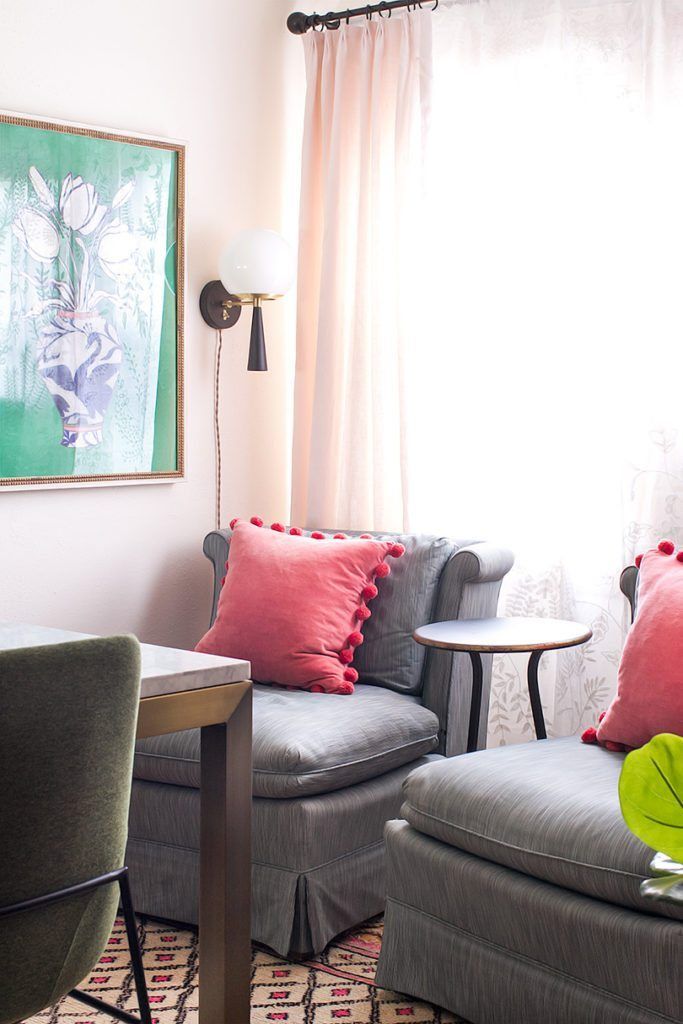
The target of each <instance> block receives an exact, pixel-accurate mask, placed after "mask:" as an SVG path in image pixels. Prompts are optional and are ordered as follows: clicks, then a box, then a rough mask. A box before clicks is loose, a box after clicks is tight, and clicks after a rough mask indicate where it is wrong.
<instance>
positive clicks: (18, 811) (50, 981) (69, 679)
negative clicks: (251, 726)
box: [0, 636, 151, 1024]
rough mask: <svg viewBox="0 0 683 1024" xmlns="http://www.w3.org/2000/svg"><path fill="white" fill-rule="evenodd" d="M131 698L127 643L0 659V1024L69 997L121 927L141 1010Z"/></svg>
mask: <svg viewBox="0 0 683 1024" xmlns="http://www.w3.org/2000/svg"><path fill="white" fill-rule="evenodd" d="M139 697H140V647H139V644H138V642H137V640H136V639H135V638H134V637H127V636H119V637H108V638H102V639H99V638H98V639H92V640H82V641H78V642H76V643H64V644H55V645H51V646H46V647H32V648H25V649H21V650H5V651H0V787H1V788H0V1024H14V1022H15V1021H19V1020H23V1019H25V1018H26V1017H30V1016H32V1015H33V1014H35V1013H38V1012H39V1011H40V1010H43V1009H44V1008H45V1007H48V1006H52V1005H53V1004H54V1003H56V1002H57V1001H58V1000H60V999H61V998H62V997H63V996H65V995H67V994H69V993H70V994H71V995H73V996H74V997H75V998H77V999H80V1000H81V1001H82V1002H86V1003H87V1004H88V1005H90V1006H92V1007H94V1008H96V1009H100V1010H105V1012H107V1013H111V1014H112V1015H113V1016H114V1017H117V1018H118V1019H120V1020H126V1021H136V1020H138V1018H136V1017H134V1016H133V1015H132V1014H130V1013H127V1012H126V1011H123V1010H121V1009H119V1008H117V1007H110V1006H108V1005H107V1004H103V1003H102V1002H101V1001H100V1000H97V999H95V997H93V996H90V995H89V994H87V993H83V992H78V991H75V986H76V985H77V984H78V982H80V981H81V980H82V979H83V978H84V977H85V976H86V975H87V974H88V972H89V971H90V970H91V969H92V968H93V966H94V965H95V964H96V963H97V962H98V960H99V958H100V956H101V954H102V952H103V950H104V949H105V947H106V944H107V941H108V939H109V935H110V933H111V929H112V925H113V923H114V919H115V917H116V912H117V907H118V903H119V898H120V899H121V901H122V904H123V909H124V915H125V919H126V930H127V934H128V941H129V944H130V947H131V956H132V960H133V968H134V974H135V983H136V989H137V996H138V1003H139V1006H140V1013H141V1017H142V1020H143V1021H145V1024H151V1016H150V1011H149V1002H148V999H147V991H146V987H145V977H144V972H143V969H142V959H141V955H140V948H139V945H138V937H137V930H136V925H135V917H134V915H133V908H132V904H131V900H130V894H129V889H128V877H127V868H125V867H124V851H125V846H126V836H127V831H128V804H129V799H130V789H131V777H132V769H133V745H134V741H135V726H136V721H137V712H138V701H139Z"/></svg>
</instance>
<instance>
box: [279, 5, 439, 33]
mask: <svg viewBox="0 0 683 1024" xmlns="http://www.w3.org/2000/svg"><path fill="white" fill-rule="evenodd" d="M438 6H439V0H433V3H432V4H431V6H430V7H429V8H428V9H429V10H431V11H435V10H436V9H437V7H438ZM399 7H407V9H408V11H414V10H417V9H418V8H419V9H420V10H422V4H421V3H420V2H419V0H417V2H412V0H385V2H383V3H379V4H367V5H366V6H365V7H354V8H352V9H351V10H348V11H328V12H327V14H302V13H301V12H300V11H295V12H294V13H293V14H290V16H289V17H288V18H287V28H288V29H289V31H290V32H293V33H294V35H295V36H302V35H303V34H304V33H305V32H308V30H309V29H311V28H312V29H313V30H314V31H316V32H322V31H323V29H326V28H327V29H337V28H339V26H340V25H341V23H342V22H345V23H346V24H347V25H348V23H349V21H350V20H351V18H367V20H368V21H370V20H371V19H372V16H373V14H377V15H379V17H380V18H390V17H391V12H392V11H396V10H398V8H399Z"/></svg>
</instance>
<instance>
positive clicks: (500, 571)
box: [451, 542, 515, 618]
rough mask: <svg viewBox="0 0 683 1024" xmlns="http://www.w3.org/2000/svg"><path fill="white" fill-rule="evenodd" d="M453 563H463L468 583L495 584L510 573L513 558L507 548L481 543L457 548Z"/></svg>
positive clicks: (464, 576) (464, 577)
mask: <svg viewBox="0 0 683 1024" xmlns="http://www.w3.org/2000/svg"><path fill="white" fill-rule="evenodd" d="M453 561H455V562H457V563H458V564H460V563H461V562H462V563H463V579H466V580H467V582H468V583H495V582H496V581H500V580H502V579H503V577H504V576H506V575H507V573H509V572H510V569H511V568H512V566H513V564H514V561H515V556H514V555H513V554H512V552H511V551H508V549H507V548H501V547H498V545H497V544H489V543H487V542H481V543H478V544H468V545H467V547H464V548H459V549H458V550H457V551H456V552H455V554H454V555H453V557H452V559H451V562H453ZM462 617H463V616H460V618H462Z"/></svg>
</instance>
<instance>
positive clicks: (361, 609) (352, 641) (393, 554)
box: [221, 516, 406, 693]
mask: <svg viewBox="0 0 683 1024" xmlns="http://www.w3.org/2000/svg"><path fill="white" fill-rule="evenodd" d="M239 522H240V520H239V517H237V516H236V517H235V518H234V519H231V520H230V529H231V530H234V529H235V526H236V525H237V523H239ZM249 522H250V523H251V524H252V526H258V527H263V525H264V522H263V519H261V517H260V516H252V517H251V519H250V520H249ZM270 528H271V530H274V531H275V532H276V533H289V534H290V536H292V537H303V535H304V531H303V530H302V528H301V527H300V526H290V528H289V530H288V529H287V527H286V526H284V524H283V523H277V522H276V523H272V524H271V527H270ZM310 537H312V538H313V540H347V539H348V536H347V534H345V533H335V534H333V536H332V537H326V536H325V534H324V533H321V532H320V531H319V530H314V531H313V532H312V533H311V534H310ZM359 540H374V538H373V536H372V534H371V533H361V534H360V537H359ZM405 550H406V549H405V547H404V545H403V544H394V545H392V547H390V548H389V550H388V551H387V554H386V558H402V557H403V555H404V554H405ZM225 571H226V575H227V572H228V562H226V563H225ZM390 574H391V567H390V566H389V565H388V564H387V562H386V559H384V560H382V561H381V562H378V563H377V565H376V566H375V568H374V569H373V570H372V572H371V581H370V582H369V583H367V584H366V585H365V586H364V587H363V588H362V590H361V592H360V595H359V598H360V602H361V603H360V604H359V606H358V608H357V610H356V613H355V618H356V621H357V622H358V629H357V630H354V631H353V632H352V633H350V634H349V636H348V637H347V638H346V643H345V646H344V647H342V649H341V650H340V651H339V654H338V657H339V661H340V662H341V664H342V665H344V666H346V667H345V669H344V673H343V678H344V683H343V684H342V687H341V689H340V690H339V691H338V692H340V693H353V689H354V686H353V684H354V683H356V682H358V672H357V671H356V669H355V668H352V667H351V662H352V661H353V658H354V654H355V648H356V647H360V645H361V644H362V643H363V639H364V637H363V634H362V633H361V631H360V630H361V628H362V626H363V623H364V622H367V620H368V619H369V618H370V616H371V615H372V612H371V611H370V609H369V608H368V606H367V604H366V603H365V602H367V601H373V600H374V599H375V598H376V597H377V595H378V593H379V591H378V589H377V587H376V586H375V584H374V582H372V580H373V579H375V578H377V579H386V577H387V576H389V575H390ZM225 579H226V577H225V576H223V578H222V579H221V587H223V586H224V584H225ZM288 689H296V687H291V686H290V687H288ZM310 692H311V693H323V692H325V691H324V689H323V687H322V686H320V685H318V684H315V685H313V686H311V688H310Z"/></svg>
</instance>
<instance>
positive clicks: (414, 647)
mask: <svg viewBox="0 0 683 1024" xmlns="http://www.w3.org/2000/svg"><path fill="white" fill-rule="evenodd" d="M382 536H387V535H382ZM391 536H394V535H391ZM395 536H396V539H397V540H400V541H401V543H403V544H404V545H405V547H406V553H405V555H404V557H403V558H401V559H400V560H399V561H398V562H396V563H395V565H392V574H391V576H389V577H388V578H387V579H384V580H378V581H377V582H378V587H379V589H380V595H379V597H378V599H377V601H376V602H375V604H373V614H372V618H371V619H369V620H368V622H367V623H366V624H365V626H364V636H365V642H364V644H363V645H362V647H360V648H359V649H358V650H357V652H356V658H355V660H354V666H355V667H356V668H357V669H358V672H359V674H360V682H359V683H358V684H357V685H356V689H355V692H354V694H352V695H351V696H346V695H345V696H341V695H336V694H311V693H308V692H305V691H288V690H285V689H282V688H279V687H274V686H267V685H257V686H256V687H255V689H254V775H253V782H254V838H253V874H252V885H253V922H252V935H253V938H254V939H255V940H256V941H259V942H262V943H264V944H265V945H267V946H270V947H271V948H272V949H275V950H276V951H277V952H279V953H281V954H291V955H295V954H296V955H306V954H310V953H313V952H316V953H317V952H320V951H321V950H322V949H324V947H325V946H326V945H327V943H328V942H329V941H330V939H332V938H333V937H334V936H335V935H337V934H338V933H339V932H341V931H343V930H344V929H346V928H350V927H352V926H353V925H355V924H357V923H359V922H361V921H363V920H365V919H367V918H368V917H371V916H372V915H373V914H376V913H379V912H380V911H381V910H382V908H383V905H384V891H385V849H384V839H383V829H384V824H385V822H386V821H387V820H388V819H390V818H392V817H395V816H396V814H397V813H398V810H399V808H400V804H401V785H402V783H403V780H404V779H405V778H406V777H407V775H408V774H409V773H410V772H411V771H412V770H413V769H414V768H415V767H417V766H420V765H423V764H426V763H428V762H429V761H430V760H435V759H438V758H439V756H440V755H444V754H448V755H450V754H455V753H459V752H461V751H463V750H464V749H465V743H466V732H467V722H468V712H469V698H470V688H471V681H470V667H469V659H468V657H467V655H463V656H459V655H456V656H455V657H454V658H453V659H451V655H450V654H449V653H448V652H444V651H438V650H435V649H434V650H430V651H428V652H427V651H426V650H425V648H423V647H420V646H419V645H418V644H416V643H415V642H414V641H413V640H412V632H413V630H414V629H415V628H416V627H417V626H419V625H421V624H423V623H425V622H428V621H433V620H434V619H457V618H478V617H486V616H490V615H494V614H495V611H496V604H497V599H498V592H499V590H500V585H501V581H502V579H503V577H504V576H505V574H506V573H507V572H508V570H509V569H510V567H511V565H512V561H513V559H512V555H511V554H510V553H509V552H508V551H505V550H503V549H501V548H497V547H494V546H493V545H491V544H483V543H470V542H462V541H453V540H449V539H447V538H444V537H431V536H412V535H411V536H403V535H395ZM229 547H230V531H229V530H218V531H215V532H212V533H210V534H209V535H208V536H207V537H206V539H205V541H204V553H205V555H206V556H207V558H209V559H210V560H211V562H212V563H213V566H214V588H213V612H212V618H211V621H213V617H214V616H215V612H216V605H217V601H218V595H219V592H220V579H221V577H222V576H223V574H224V565H225V562H226V560H227V558H228V551H229ZM490 683H491V666H490V662H489V663H487V664H486V665H485V671H484V698H483V701H482V714H481V724H480V745H481V746H484V744H485V737H486V724H487V717H488V704H489V690H490ZM134 775H135V779H134V783H133V793H132V802H131V818H130V832H129V835H130V838H129V843H128V851H127V862H128V865H129V866H130V868H131V875H132V877H133V878H134V880H135V891H134V899H135V905H136V909H138V910H139V911H140V912H142V913H147V914H150V915H152V916H157V917H164V918H171V919H173V920H177V921H184V922H196V920H197V879H198V846H199V792H198V787H199V736H198V735H197V734H194V733H192V732H184V733H177V734H174V735H171V736H163V737H155V738H154V739H150V740H145V741H143V742H141V743H139V744H138V747H137V754H136V759H135V770H134Z"/></svg>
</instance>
